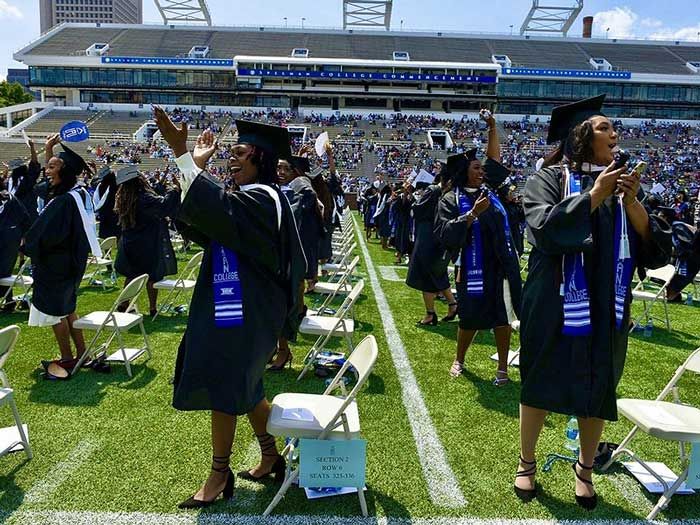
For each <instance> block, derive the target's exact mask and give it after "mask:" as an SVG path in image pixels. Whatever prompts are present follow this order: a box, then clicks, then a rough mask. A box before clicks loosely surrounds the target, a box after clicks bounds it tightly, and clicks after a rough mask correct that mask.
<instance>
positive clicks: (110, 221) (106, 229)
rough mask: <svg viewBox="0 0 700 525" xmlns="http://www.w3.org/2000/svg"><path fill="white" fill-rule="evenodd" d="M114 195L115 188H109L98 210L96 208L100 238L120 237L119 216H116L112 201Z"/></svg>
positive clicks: (115, 194)
mask: <svg viewBox="0 0 700 525" xmlns="http://www.w3.org/2000/svg"><path fill="white" fill-rule="evenodd" d="M116 196H117V191H116V188H110V190H109V193H108V194H107V198H106V199H105V202H104V204H103V205H102V207H101V208H100V209H99V210H97V219H98V220H99V221H100V226H99V237H100V239H106V238H107V237H120V236H121V234H122V229H121V227H120V226H119V217H118V216H117V212H115V211H114V201H115V199H116Z"/></svg>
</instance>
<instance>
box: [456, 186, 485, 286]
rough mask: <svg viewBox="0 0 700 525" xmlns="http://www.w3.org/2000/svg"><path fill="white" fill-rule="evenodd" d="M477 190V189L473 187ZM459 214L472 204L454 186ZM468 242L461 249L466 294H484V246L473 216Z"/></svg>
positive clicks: (479, 229)
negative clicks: (465, 278)
mask: <svg viewBox="0 0 700 525" xmlns="http://www.w3.org/2000/svg"><path fill="white" fill-rule="evenodd" d="M475 191H478V189H475ZM455 196H456V197H457V204H458V205H459V214H460V215H464V214H466V213H469V212H470V211H471V209H472V207H473V206H474V205H473V204H472V201H471V200H470V199H469V197H467V194H466V193H461V192H460V191H459V188H455ZM470 234H471V238H470V242H469V243H468V244H467V245H466V246H465V247H464V248H463V249H462V263H461V264H462V272H464V274H465V275H466V276H467V295H474V296H478V297H480V296H482V295H484V248H483V245H482V243H481V224H479V218H478V217H475V218H474V221H473V222H472V225H471V228H470Z"/></svg>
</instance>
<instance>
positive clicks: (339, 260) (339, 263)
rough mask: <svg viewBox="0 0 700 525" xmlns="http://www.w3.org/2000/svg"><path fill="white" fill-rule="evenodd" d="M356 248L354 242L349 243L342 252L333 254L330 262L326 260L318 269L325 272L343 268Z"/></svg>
mask: <svg viewBox="0 0 700 525" xmlns="http://www.w3.org/2000/svg"><path fill="white" fill-rule="evenodd" d="M356 248H357V244H356V243H354V242H353V243H351V244H350V245H349V246H348V247H347V248H346V249H345V251H344V252H342V253H338V255H337V256H333V258H332V259H331V262H327V263H325V264H323V265H321V267H320V269H321V270H323V271H325V272H335V271H337V270H338V269H343V267H344V266H345V265H346V264H347V260H348V259H349V258H350V257H351V256H352V254H353V253H354V252H355V249H356Z"/></svg>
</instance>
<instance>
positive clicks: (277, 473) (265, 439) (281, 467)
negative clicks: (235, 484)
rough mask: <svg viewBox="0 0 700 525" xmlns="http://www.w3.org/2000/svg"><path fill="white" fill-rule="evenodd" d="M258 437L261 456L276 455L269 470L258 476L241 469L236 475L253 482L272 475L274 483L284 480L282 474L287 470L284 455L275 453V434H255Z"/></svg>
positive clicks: (258, 481)
mask: <svg viewBox="0 0 700 525" xmlns="http://www.w3.org/2000/svg"><path fill="white" fill-rule="evenodd" d="M255 437H256V438H258V444H259V445H260V453H261V455H263V456H268V457H272V456H276V457H277V459H276V460H275V462H274V463H273V464H272V468H271V469H270V472H267V473H265V474H262V475H260V476H253V475H252V474H251V473H250V471H249V470H242V471H240V472H239V473H238V477H239V478H241V479H245V480H247V481H253V482H255V483H262V482H263V481H265V480H266V479H267V478H269V477H271V476H274V478H275V483H282V481H284V476H285V474H286V471H287V463H286V462H285V461H284V457H282V456H280V455H279V454H278V453H277V448H276V447H275V436H273V435H272V434H268V433H265V434H256V435H255Z"/></svg>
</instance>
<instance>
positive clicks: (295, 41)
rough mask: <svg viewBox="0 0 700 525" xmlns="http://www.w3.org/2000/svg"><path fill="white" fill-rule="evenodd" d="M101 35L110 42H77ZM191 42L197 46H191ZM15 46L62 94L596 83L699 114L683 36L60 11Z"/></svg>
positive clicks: (237, 99) (396, 104) (468, 91)
mask: <svg viewBox="0 0 700 525" xmlns="http://www.w3.org/2000/svg"><path fill="white" fill-rule="evenodd" d="M97 43H99V44H107V45H108V46H109V47H108V48H106V49H107V50H106V52H104V53H103V54H102V55H99V54H95V55H94V56H89V55H87V54H86V50H87V49H88V48H90V46H92V45H93V44H97ZM195 46H200V47H201V48H203V49H204V48H206V54H205V56H199V57H188V54H189V53H190V51H191V50H192V48H193V47H195ZM295 49H297V50H298V49H301V50H307V51H306V53H308V54H307V55H304V53H305V52H304V51H301V55H300V54H299V53H297V54H296V55H295V56H292V55H293V53H292V50H295ZM395 53H401V54H403V55H402V56H403V58H404V59H403V60H398V59H397V56H396V55H395ZM497 56H500V57H501V58H500V59H496V58H495V57H497ZM15 58H16V59H17V60H20V61H22V62H24V63H25V64H27V65H29V66H30V69H31V85H32V86H33V87H35V88H37V89H40V90H41V91H42V93H43V95H44V100H49V101H50V100H55V101H58V102H59V103H65V104H68V105H76V104H78V103H83V104H89V103H93V104H100V103H104V104H114V103H130V104H148V103H151V102H158V103H164V104H179V105H185V104H187V105H197V106H201V105H207V106H244V107H289V108H292V109H299V108H305V107H306V108H325V109H346V108H347V109H352V110H355V109H373V110H376V109H380V110H387V109H388V110H392V109H393V110H395V111H398V110H401V109H404V110H426V111H443V110H444V111H469V110H473V109H477V108H479V107H482V106H484V105H490V106H497V108H498V111H500V112H501V113H513V114H546V113H547V112H548V111H549V110H550V109H551V107H552V106H553V105H555V104H559V103H562V102H564V101H566V100H571V99H577V98H582V97H585V96H590V95H594V94H597V93H601V92H606V93H608V96H609V103H608V104H607V108H608V112H609V113H610V114H611V115H612V116H619V117H639V118H650V117H656V118H683V119H700V74H698V72H697V70H700V44H694V43H688V42H648V41H617V40H591V39H583V38H567V39H562V38H556V39H555V38H536V37H521V36H512V37H508V36H484V35H469V34H452V33H439V32H435V33H406V32H402V33H396V32H390V33H386V32H374V31H354V32H353V31H347V30H345V31H343V30H323V31H321V30H304V31H302V30H298V29H288V30H283V29H270V28H232V27H221V28H215V27H213V28H201V27H182V26H177V27H176V26H171V27H163V26H129V25H103V26H102V27H96V26H95V25H90V24H66V25H62V26H59V27H57V28H56V29H54V30H52V31H51V32H49V33H47V34H45V35H43V36H42V37H41V38H40V39H38V40H37V41H35V42H33V43H32V44H30V45H28V46H27V47H25V48H24V49H22V50H20V51H18V52H17V53H16V54H15ZM406 58H408V60H406ZM594 59H603V60H604V62H603V64H604V65H603V66H602V67H599V68H598V69H596V68H595V67H594V65H593V62H594ZM497 61H498V62H499V63H498V64H497V63H496V62H497ZM693 62H697V63H698V67H697V69H696V71H693V70H692V68H693V66H692V63H693ZM688 63H691V65H690V66H689V65H688Z"/></svg>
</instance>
